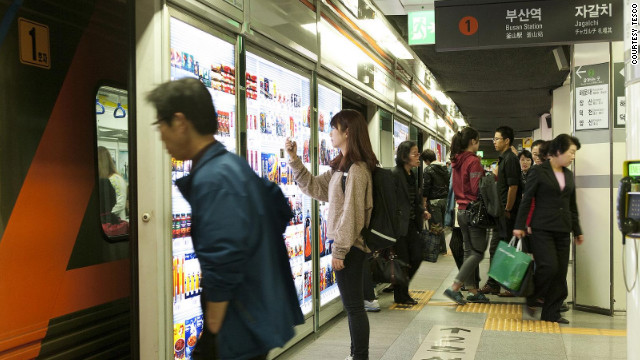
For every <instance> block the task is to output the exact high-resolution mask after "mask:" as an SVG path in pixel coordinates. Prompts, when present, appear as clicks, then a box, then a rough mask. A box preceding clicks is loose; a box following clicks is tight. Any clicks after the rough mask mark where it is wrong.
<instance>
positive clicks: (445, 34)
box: [435, 0, 624, 51]
mask: <svg viewBox="0 0 640 360" xmlns="http://www.w3.org/2000/svg"><path fill="white" fill-rule="evenodd" d="M435 11H436V14H435V15H436V16H435V18H436V50H437V51H454V50H467V49H490V48H507V47H519V46H533V45H550V44H568V43H581V42H596V41H606V42H609V41H622V40H623V37H624V33H623V13H624V4H623V0H604V1H603V0H599V1H598V0H578V1H547V0H538V1H524V2H511V3H490V4H479V5H478V4H473V3H471V1H436V2H435Z"/></svg>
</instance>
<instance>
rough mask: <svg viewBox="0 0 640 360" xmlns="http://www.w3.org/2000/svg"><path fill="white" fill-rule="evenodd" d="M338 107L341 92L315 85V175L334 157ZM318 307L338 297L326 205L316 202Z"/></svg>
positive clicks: (336, 150)
mask: <svg viewBox="0 0 640 360" xmlns="http://www.w3.org/2000/svg"><path fill="white" fill-rule="evenodd" d="M341 108H342V95H341V94H340V93H339V92H336V91H333V90H331V89H329V88H328V87H326V86H323V85H321V84H319V85H318V145H319V149H320V151H319V153H318V162H319V172H318V173H319V174H323V173H324V172H326V171H329V170H330V169H331V168H330V167H329V162H330V161H331V160H333V158H335V157H336V156H338V149H334V148H333V146H331V136H330V133H331V125H330V124H331V118H333V115H335V114H336V113H337V112H339V111H340V109H341ZM319 208H320V218H319V220H320V221H319V225H320V231H319V232H320V233H319V234H318V236H319V239H320V243H319V245H320V246H319V250H320V306H322V305H324V304H326V303H328V302H330V301H331V300H333V299H335V298H337V297H339V296H340V291H339V290H338V284H337V283H336V275H335V273H334V272H333V268H332V266H331V253H332V250H333V239H327V212H328V211H329V204H328V203H325V202H320V206H319Z"/></svg>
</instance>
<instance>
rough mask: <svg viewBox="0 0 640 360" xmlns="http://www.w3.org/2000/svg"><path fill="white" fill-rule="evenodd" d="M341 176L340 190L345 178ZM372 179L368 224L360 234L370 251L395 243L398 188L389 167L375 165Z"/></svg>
mask: <svg viewBox="0 0 640 360" xmlns="http://www.w3.org/2000/svg"><path fill="white" fill-rule="evenodd" d="M346 176H347V173H346V172H345V173H344V174H343V177H342V191H343V192H344V190H345V179H346ZM371 177H372V180H373V189H372V190H373V191H372V192H373V209H372V210H371V220H370V221H369V226H368V227H365V228H364V229H362V231H361V234H362V237H363V238H364V241H365V243H366V245H367V247H368V248H369V249H371V251H376V250H380V249H384V248H387V247H390V246H393V245H395V244H396V241H397V237H396V233H397V229H398V190H397V187H396V182H395V180H394V177H393V173H392V172H391V170H389V169H384V168H381V167H376V168H375V169H374V170H373V173H372V174H371Z"/></svg>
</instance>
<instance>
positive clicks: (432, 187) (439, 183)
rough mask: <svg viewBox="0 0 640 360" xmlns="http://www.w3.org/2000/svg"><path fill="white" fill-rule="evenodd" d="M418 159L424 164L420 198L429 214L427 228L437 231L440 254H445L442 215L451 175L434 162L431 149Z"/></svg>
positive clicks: (433, 154)
mask: <svg viewBox="0 0 640 360" xmlns="http://www.w3.org/2000/svg"><path fill="white" fill-rule="evenodd" d="M420 159H421V160H422V161H424V163H425V168H424V174H423V185H422V186H423V191H422V198H423V204H424V205H425V208H428V211H429V213H430V214H431V220H430V223H429V227H430V228H431V229H432V231H433V230H435V229H438V230H436V231H437V232H439V235H440V253H446V252H447V245H446V242H445V240H444V231H442V227H443V226H444V214H445V211H446V209H447V195H448V193H449V179H450V177H451V173H450V172H449V169H448V168H447V166H446V165H445V164H443V163H440V162H436V153H435V152H434V151H433V150H431V149H426V150H424V151H422V154H420Z"/></svg>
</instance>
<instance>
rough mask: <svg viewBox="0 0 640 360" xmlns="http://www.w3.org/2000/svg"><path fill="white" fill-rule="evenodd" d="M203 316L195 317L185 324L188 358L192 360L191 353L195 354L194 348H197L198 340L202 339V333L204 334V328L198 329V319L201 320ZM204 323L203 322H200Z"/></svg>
mask: <svg viewBox="0 0 640 360" xmlns="http://www.w3.org/2000/svg"><path fill="white" fill-rule="evenodd" d="M201 317H202V315H200V316H196V317H193V318H191V319H188V320H187V321H185V323H184V327H185V341H186V343H187V345H186V351H185V353H186V358H187V359H190V358H191V353H192V352H193V348H194V347H195V346H196V342H197V341H198V338H200V333H201V332H202V327H200V328H198V318H201ZM200 321H202V320H200Z"/></svg>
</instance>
